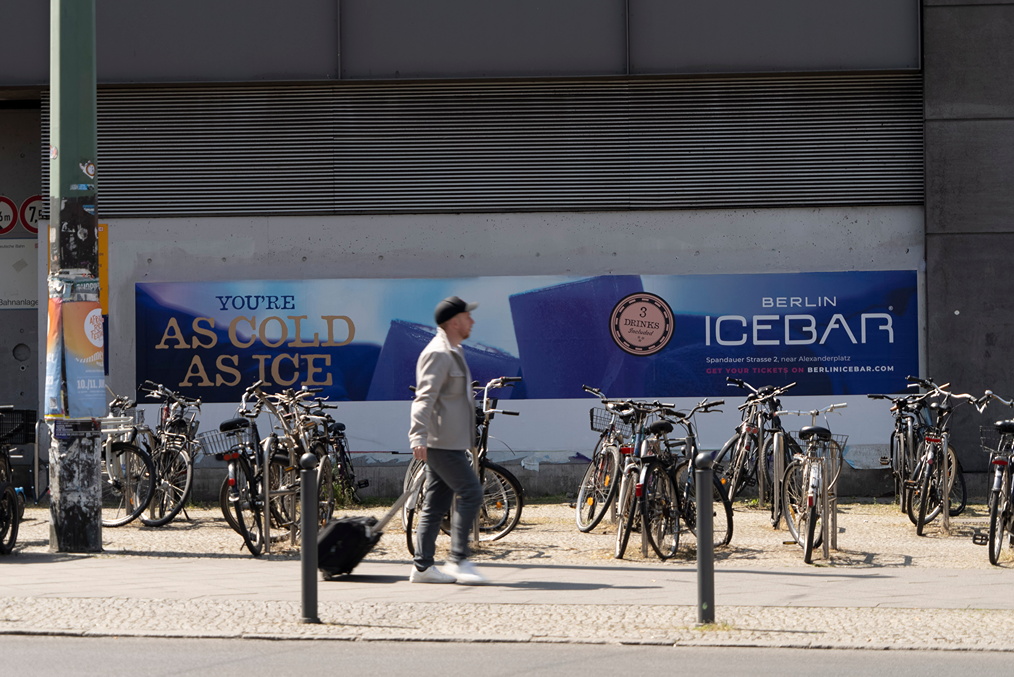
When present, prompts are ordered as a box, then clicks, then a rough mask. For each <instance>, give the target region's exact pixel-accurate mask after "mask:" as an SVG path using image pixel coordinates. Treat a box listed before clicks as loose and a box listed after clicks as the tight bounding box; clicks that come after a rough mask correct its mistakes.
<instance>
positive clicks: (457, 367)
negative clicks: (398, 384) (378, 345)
mask: <svg viewBox="0 0 1014 677" xmlns="http://www.w3.org/2000/svg"><path fill="white" fill-rule="evenodd" d="M415 384H416V391H415V399H414V400H413V401H412V426H411V428H410V429H409V431H408V440H409V446H410V447H413V448H415V447H432V448H434V449H471V448H472V447H474V446H475V400H474V399H473V396H472V372H470V371H469V369H468V363H466V362H465V358H464V357H463V356H462V355H461V354H459V353H458V352H456V351H454V350H453V348H452V347H451V342H450V341H449V340H448V339H447V334H445V333H444V330H443V329H437V335H436V336H434V337H433V340H432V341H430V342H429V344H428V345H427V346H426V347H425V348H423V351H422V354H421V355H419V361H418V362H416V366H415Z"/></svg>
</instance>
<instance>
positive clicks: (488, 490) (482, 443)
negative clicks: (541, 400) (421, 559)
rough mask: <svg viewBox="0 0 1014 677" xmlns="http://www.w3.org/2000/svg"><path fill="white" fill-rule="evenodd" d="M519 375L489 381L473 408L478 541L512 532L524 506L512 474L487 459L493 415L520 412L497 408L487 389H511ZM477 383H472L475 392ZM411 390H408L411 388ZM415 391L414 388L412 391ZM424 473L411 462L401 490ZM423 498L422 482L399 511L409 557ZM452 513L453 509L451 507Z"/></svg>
mask: <svg viewBox="0 0 1014 677" xmlns="http://www.w3.org/2000/svg"><path fill="white" fill-rule="evenodd" d="M520 380H521V377H519V376H500V377H498V378H494V379H491V380H490V381H489V382H488V383H487V384H486V386H485V387H484V388H483V391H482V403H481V404H479V405H477V406H476V408H475V416H476V426H477V428H476V440H477V445H476V450H475V452H474V453H473V454H472V462H473V463H477V464H478V468H479V470H478V475H479V483H480V484H481V485H482V505H481V506H480V507H479V516H478V518H477V519H478V532H479V541H497V540H500V539H501V538H503V537H504V536H506V535H507V534H509V533H510V532H511V531H513V530H514V527H516V526H517V525H518V522H519V521H521V511H522V510H523V509H524V507H525V496H524V488H523V487H522V486H521V482H519V481H518V479H517V478H516V477H515V476H514V474H513V473H512V472H510V471H509V470H507V469H506V468H504V467H503V466H500V465H497V464H496V463H493V462H492V461H490V460H489V458H488V453H489V424H490V422H491V421H492V420H493V417H494V416H495V415H496V414H504V415H505V416H518V415H519V412H516V411H508V410H505V409H497V405H498V403H499V399H498V398H495V397H490V396H489V391H490V390H498V389H500V388H506V387H513V384H514V383H516V382H518V381H520ZM478 385H479V384H478V382H473V383H472V388H473V389H477V387H478ZM410 388H411V387H410ZM411 390H412V391H413V392H414V391H415V388H411ZM425 472H426V464H425V462H424V461H419V460H418V459H413V460H412V462H411V463H409V467H408V469H407V470H406V472H405V480H404V487H405V489H406V490H408V489H409V488H410V487H412V486H413V483H414V482H416V481H417V480H418V478H419V476H420V475H421V474H422V473H425ZM425 496H426V486H425V482H423V483H420V484H419V489H418V491H417V492H416V493H415V495H414V496H411V497H410V498H409V499H408V501H406V503H405V506H404V508H403V511H402V522H403V524H404V527H405V545H406V547H407V548H408V551H409V553H410V554H411V555H415V527H414V526H413V525H414V524H415V523H416V515H417V514H418V513H419V511H421V510H422V506H423V503H424V499H425ZM452 510H453V508H452ZM440 529H441V531H443V532H444V533H450V518H449V516H445V517H444V519H443V521H442V524H441V527H440Z"/></svg>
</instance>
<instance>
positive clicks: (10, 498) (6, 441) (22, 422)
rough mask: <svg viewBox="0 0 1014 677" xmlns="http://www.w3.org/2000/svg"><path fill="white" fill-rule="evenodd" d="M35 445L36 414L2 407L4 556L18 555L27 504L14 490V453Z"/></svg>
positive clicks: (0, 522)
mask: <svg viewBox="0 0 1014 677" xmlns="http://www.w3.org/2000/svg"><path fill="white" fill-rule="evenodd" d="M34 441H35V412H34V411H32V410H31V409H15V408H14V407H13V406H12V405H0V555H9V554H10V553H12V552H14V546H15V545H16V544H17V541H18V527H19V525H20V523H21V514H22V512H23V509H24V508H23V505H24V504H23V502H21V501H19V499H18V494H17V491H16V490H15V487H14V468H13V467H12V465H11V455H10V452H11V449H12V448H13V445H16V444H31V443H32V442H34Z"/></svg>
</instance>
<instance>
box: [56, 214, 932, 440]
mask: <svg viewBox="0 0 1014 677" xmlns="http://www.w3.org/2000/svg"><path fill="white" fill-rule="evenodd" d="M923 219H924V215H923V210H922V208H920V207H864V208H852V209H850V208H826V209H765V210H709V211H657V212H595V213H518V214H443V215H440V214H426V215H389V216H319V217H314V216H306V217H259V218H171V219H170V218H167V219H114V220H112V221H111V222H110V224H109V225H110V234H109V242H110V261H111V265H110V335H109V336H108V340H109V342H110V350H111V352H110V381H109V383H110V386H111V387H112V388H113V390H114V391H116V392H122V393H127V392H130V391H132V390H133V388H134V385H135V384H134V372H135V367H134V365H135V357H136V349H135V340H136V339H135V332H134V309H135V306H134V284H135V283H136V282H145V281H151V282H155V281H181V282H186V281H199V280H249V279H266V280H271V279H334V278H388V277H397V278H413V277H419V278H432V277H441V278H444V277H448V278H453V277H477V276H500V275H507V276H513V275H567V274H570V275H600V274H610V273H613V274H661V275H665V274H708V273H765V272H793V271H803V272H811V271H839V270H916V269H919V268H920V267H921V265H922V262H923V260H924V255H923V241H924V234H923ZM380 257H383V258H382V259H381V258H380ZM40 322H41V327H42V328H41V331H42V332H43V333H44V331H45V323H44V318H42V317H41V316H40ZM790 399H792V400H793V401H792V402H790V401H789V400H786V406H787V407H788V408H791V409H809V408H811V406H815V405H816V404H817V402H813V404H812V405H811V404H809V403H808V402H805V401H803V400H806V399H807V398H790ZM796 399H798V400H799V401H798V402H797V401H795V400H796ZM855 399H857V400H861V401H862V402H851V401H850V405H849V412H850V413H851V414H852V415H854V416H856V417H857V419H856V420H860V421H863V424H862V426H859V428H858V429H854V430H849V433H850V434H851V435H852V442H853V443H854V444H881V443H883V442H884V440H886V439H888V435H889V433H890V430H891V418H890V416H889V415H888V413H887V411H886V408H884V407H879V406H876V403H874V402H872V401H870V400H867V399H866V398H865V397H858V398H855ZM568 403H569V404H568ZM825 404H826V402H825ZM863 404H868V405H871V407H872V408H871V409H870V410H866V409H863V408H862V405H863ZM525 405H531V406H530V407H525ZM406 406H407V403H406V402H380V403H377V402H347V403H342V405H341V407H342V408H341V410H340V412H339V414H340V415H341V416H342V417H346V418H347V419H348V420H349V421H356V425H355V426H354V427H355V430H353V429H351V428H350V431H349V434H350V437H352V438H354V439H353V440H352V442H353V445H354V448H355V449H357V450H371V451H372V450H384V449H402V448H403V447H404V445H405V440H406V438H405V434H404V430H402V429H400V428H397V429H394V430H391V429H390V428H391V426H390V425H389V424H388V423H387V421H390V420H395V421H400V420H404V419H405V417H407V415H408V414H407V409H405V407H406ZM567 406H571V408H572V410H570V409H566V407H567ZM689 406H693V402H691V403H689ZM561 407H563V408H564V409H561ZM587 407H588V404H587V401H585V400H566V401H555V402H554V403H553V406H551V407H547V406H545V403H542V402H537V401H530V402H529V401H519V402H518V408H521V410H522V416H521V418H520V419H512V420H511V421H510V422H508V423H511V424H513V423H514V421H516V420H520V421H521V424H522V425H519V426H516V427H512V428H511V430H510V431H509V432H510V436H509V439H510V444H511V447H512V448H515V449H518V450H529V451H533V450H539V452H540V453H541V452H548V451H563V450H571V452H570V453H573V451H579V450H584V451H585V452H587V449H588V448H589V445H594V443H595V437H594V434H593V433H591V432H590V431H588V430H587V427H586V425H585V427H583V428H582V430H581V431H579V432H583V433H586V434H587V435H590V436H591V439H587V435H586V437H581V436H579V435H578V434H577V433H576V432H575V431H573V430H570V429H567V428H561V427H560V426H559V419H560V416H561V415H563V414H561V412H562V411H564V410H565V411H566V415H567V416H569V417H570V418H569V419H568V420H581V421H584V420H586V417H587V411H588V409H587ZM234 412H235V405H224V404H223V405H207V406H206V408H205V409H204V420H205V421H206V422H207V423H208V424H211V423H212V422H217V421H221V420H223V419H224V418H228V417H230V416H231V415H232V414H233V413H234ZM726 415H728V417H729V418H728V419H727V420H725V419H721V420H720V419H719V418H715V417H719V416H726ZM738 422H739V416H738V412H736V411H735V409H731V410H730V411H728V412H727V414H721V415H719V414H715V415H714V417H712V418H709V422H708V424H707V429H706V430H702V431H701V443H702V445H704V446H706V447H709V448H718V447H720V446H721V444H722V443H723V442H724V441H725V440H726V439H727V438H728V436H729V431H730V430H732V429H733V428H734V427H735V426H736V425H737V424H738ZM508 423H505V424H504V425H505V426H507V425H508ZM505 432H506V430H505ZM586 455H587V454H586Z"/></svg>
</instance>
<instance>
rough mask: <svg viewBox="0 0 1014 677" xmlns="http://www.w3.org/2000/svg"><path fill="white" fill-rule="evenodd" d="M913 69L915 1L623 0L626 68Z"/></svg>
mask: <svg viewBox="0 0 1014 677" xmlns="http://www.w3.org/2000/svg"><path fill="white" fill-rule="evenodd" d="M915 68H919V2H918V0H852V1H851V2H813V0H773V1H770V2H756V0H709V1H707V2H700V1H698V0H680V1H674V0H630V72H631V73H641V74H648V73H652V74H657V73H736V72H771V71H834V70H868V69H870V70H895V69H897V70H900V69H915Z"/></svg>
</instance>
